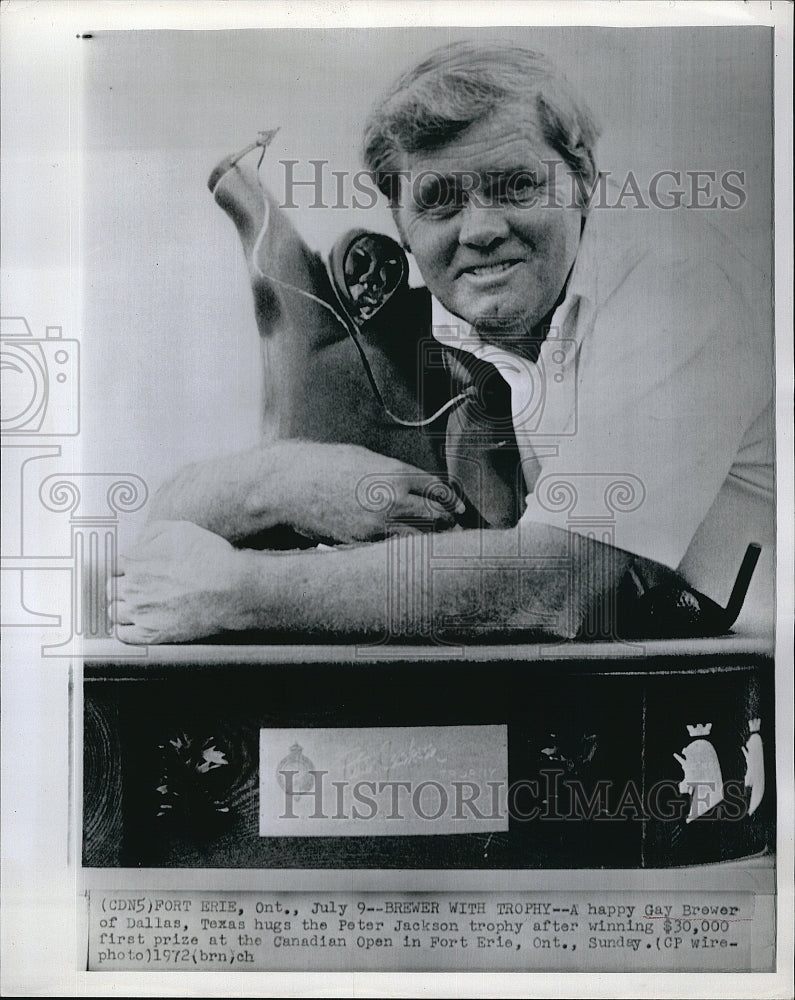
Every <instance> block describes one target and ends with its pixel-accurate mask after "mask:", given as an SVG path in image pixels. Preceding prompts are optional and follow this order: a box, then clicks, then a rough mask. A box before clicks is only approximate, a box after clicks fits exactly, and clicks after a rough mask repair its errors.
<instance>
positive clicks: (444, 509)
mask: <svg viewBox="0 0 795 1000" xmlns="http://www.w3.org/2000/svg"><path fill="white" fill-rule="evenodd" d="M463 512H464V505H463V503H461V502H460V501H459V500H457V498H456V497H455V495H454V494H453V492H452V490H451V489H450V487H449V486H447V485H446V484H445V483H443V482H442V481H441V480H440V479H439V477H438V476H434V475H431V474H430V473H427V472H423V471H421V470H420V469H417V468H415V467H414V466H412V465H407V464H406V463H405V462H400V461H397V460H396V459H393V458H387V457H385V456H384V455H378V454H376V453H375V452H373V451H369V450H368V449H367V448H361V447H359V446H357V445H349V444H318V443H315V442H311V441H277V442H273V443H271V444H267V445H263V446H262V447H259V448H254V449H252V450H251V451H247V452H241V453H239V454H235V455H227V456H224V457H221V458H217V459H212V460H210V461H207V462H201V463H198V464H195V465H190V466H188V467H187V468H185V469H183V470H182V471H181V472H180V473H178V474H177V476H175V477H174V479H172V480H171V481H170V482H169V483H167V484H166V485H165V486H163V487H162V488H161V489H160V490H159V491H158V493H157V496H156V497H155V498H154V500H153V503H152V513H151V515H150V516H151V518H152V519H153V520H156V521H191V522H192V523H193V524H197V525H199V526H200V527H203V528H206V529H207V530H208V531H212V532H213V533H214V534H216V535H220V536H221V537H223V538H226V539H228V540H229V541H230V542H234V543H235V544H238V545H245V542H246V539H248V538H252V537H253V536H255V535H258V534H259V533H261V532H264V531H267V530H268V529H269V528H274V527H276V526H279V525H289V526H290V527H291V528H293V529H294V530H295V531H297V532H299V533H301V534H303V535H305V536H307V537H308V538H311V539H313V540H315V541H323V542H365V541H375V540H377V539H380V538H385V537H386V536H387V535H395V534H400V535H403V534H413V533H418V532H420V531H429V530H431V529H433V530H436V531H440V530H442V529H445V528H451V527H453V525H454V524H455V513H459V514H462V513H463Z"/></svg>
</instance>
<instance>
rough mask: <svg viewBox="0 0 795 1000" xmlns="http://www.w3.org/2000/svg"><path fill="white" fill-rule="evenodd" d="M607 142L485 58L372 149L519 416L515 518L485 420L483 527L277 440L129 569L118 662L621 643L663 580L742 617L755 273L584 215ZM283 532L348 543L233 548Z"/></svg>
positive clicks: (457, 319)
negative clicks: (224, 653)
mask: <svg viewBox="0 0 795 1000" xmlns="http://www.w3.org/2000/svg"><path fill="white" fill-rule="evenodd" d="M597 137H598V129H597V128H596V126H595V124H594V121H593V118H592V116H591V114H590V112H589V111H588V110H587V108H586V107H585V106H584V105H583V104H582V102H581V101H579V100H578V98H577V97H576V96H575V95H574V94H573V93H572V92H571V90H570V88H569V86H568V84H567V83H566V81H565V80H564V79H563V78H562V77H561V76H560V74H559V73H558V72H557V71H556V69H555V68H554V67H553V66H551V65H550V64H549V62H548V61H547V60H546V59H545V58H543V57H542V56H539V55H538V54H537V53H534V52H531V51H528V50H525V49H522V48H517V47H513V46H510V45H486V46H478V45H474V44H459V45H453V46H445V47H444V48H443V49H441V50H439V51H437V52H434V53H432V54H431V55H430V56H428V57H427V58H426V59H425V60H423V61H422V62H421V63H420V64H419V65H418V66H417V67H415V68H414V69H412V70H410V71H409V72H408V73H406V74H405V75H404V76H403V77H401V78H400V79H399V80H398V81H397V82H396V84H395V85H394V87H393V88H392V89H391V91H390V92H389V93H388V94H387V95H386V96H385V97H384V99H383V100H382V101H381V102H380V103H379V104H378V106H377V107H376V108H375V110H374V111H373V114H372V117H371V119H370V121H369V123H368V125H367V129H366V133H365V142H364V151H365V160H366V164H367V166H368V168H369V169H370V171H371V172H372V175H373V177H374V178H375V180H376V183H377V185H378V187H379V189H380V190H381V191H382V192H383V194H384V195H385V196H386V197H387V198H388V199H389V202H390V205H391V207H392V211H393V217H394V219H395V223H396V226H397V229H398V232H399V235H400V238H401V241H402V243H403V245H404V247H405V248H406V250H407V251H409V252H410V253H412V254H413V256H414V258H415V260H416V263H417V265H418V267H419V270H420V272H421V274H422V277H423V279H424V281H425V284H426V287H427V293H428V294H429V296H430V297H432V325H433V334H434V336H435V337H436V338H437V339H438V340H440V341H441V342H442V343H443V344H444V345H445V346H446V347H447V348H448V350H449V352H450V357H451V358H452V359H453V363H454V366H455V365H460V366H461V368H462V369H463V371H464V372H465V373H467V377H469V378H470V379H471V378H472V377H473V375H472V372H473V371H475V372H476V375H475V376H474V377H475V379H476V381H477V380H478V379H480V381H481V383H482V382H483V380H484V379H485V381H491V382H492V383H493V384H496V385H498V387H500V388H501V389H502V390H503V393H502V394H503V397H506V395H507V408H508V411H509V426H508V429H507V433H506V436H505V441H504V442H503V441H498V442H497V444H496V447H497V448H498V449H499V447H500V446H501V445H502V444H506V446H510V447H514V448H515V449H516V451H517V452H518V460H519V468H520V470H521V476H519V477H518V478H517V486H518V487H519V491H520V493H521V504H520V505H519V507H518V508H517V511H516V514H515V515H514V516H505V515H504V511H503V512H502V513H500V511H499V510H497V511H496V513H495V514H494V516H491V514H490V513H489V512H488V510H487V509H486V508H487V507H488V503H487V501H486V500H483V498H484V497H486V498H487V497H488V496H489V495H490V493H489V482H490V480H491V476H492V472H491V469H490V468H489V467H488V466H487V465H486V464H482V463H481V464H479V462H478V459H477V458H474V459H473V458H472V454H473V452H472V445H473V444H474V445H475V446H476V445H477V439H478V436H479V435H480V434H481V432H482V429H483V426H484V422H485V425H486V426H488V422H489V419H490V416H493V419H494V420H495V421H498V420H499V419H503V417H501V416H499V415H497V414H493V415H489V414H488V413H486V414H485V415H484V414H480V416H481V418H483V419H481V421H480V423H478V421H477V420H474V419H473V418H472V412H471V410H472V407H471V406H469V405H461V406H459V407H457V408H456V409H454V410H453V411H452V413H451V414H450V416H449V425H448V429H447V444H446V461H447V468H448V472H449V474H450V476H451V478H452V481H453V482H461V483H463V492H464V494H465V495H466V496H468V497H469V498H472V497H475V498H477V502H478V503H480V504H481V510H480V513H481V514H482V515H483V517H482V518H481V524H482V525H483V526H482V527H479V528H475V529H472V528H470V529H465V528H462V527H460V526H459V527H457V528H456V530H446V529H449V528H452V527H453V526H454V524H455V519H456V515H457V514H458V513H460V510H456V509H454V508H453V507H452V506H451V505H449V504H444V503H442V502H439V501H437V500H433V499H428V496H427V494H428V493H429V491H431V490H432V488H433V485H434V477H431V476H429V475H427V474H426V473H423V472H421V471H420V470H417V469H413V468H412V467H410V466H406V465H405V464H403V463H398V462H395V461H393V460H391V459H384V458H383V457H382V456H378V455H374V454H373V453H371V452H368V451H367V450H365V449H361V448H354V447H351V446H345V445H329V444H325V445H324V444H313V443H310V442H305V441H301V442H281V443H279V444H273V445H264V446H263V447H262V448H260V449H257V450H256V451H254V452H250V453H247V454H246V455H238V456H230V457H229V458H228V459H222V460H218V461H213V462H210V463H206V464H204V465H199V466H193V467H191V468H190V469H188V470H185V471H183V472H182V473H181V474H180V475H178V476H177V477H176V478H175V479H174V481H173V482H172V483H170V484H168V485H167V486H166V487H165V488H164V489H163V490H162V491H161V492H160V494H159V495H158V497H157V498H156V500H155V503H154V505H153V514H152V517H153V521H152V523H151V524H150V526H149V528H148V529H147V531H146V532H145V534H144V536H143V538H142V539H141V540H140V542H139V544H138V545H137V546H136V548H135V549H134V550H133V551H132V552H130V553H128V554H127V556H126V557H122V558H121V559H120V566H119V575H118V577H117V579H116V581H115V592H114V594H113V597H114V599H113V602H112V605H111V611H112V615H113V617H114V620H115V622H116V623H117V626H118V634H119V635H120V636H121V637H122V638H123V639H125V640H127V641H131V642H167V641H180V640H189V639H195V638H199V637H201V636H206V635H211V634H214V633H217V632H221V631H225V630H231V631H235V630H248V629H267V630H277V631H282V630H286V631H288V632H328V633H331V634H351V633H355V634H384V633H389V634H392V635H399V636H426V637H427V636H428V635H431V634H438V633H439V632H443V631H444V629H445V628H448V627H453V628H459V629H460V628H465V629H467V630H469V631H468V634H473V632H474V633H477V634H487V633H491V632H493V631H498V632H502V631H504V630H506V629H523V630H524V629H529V630H533V631H536V632H541V633H545V634H547V635H550V636H563V637H571V636H576V635H580V634H583V633H586V634H589V635H605V634H607V635H610V634H613V633H614V629H615V628H616V617H617V609H618V608H619V604H620V603H621V602H620V601H619V594H621V595H622V596H621V601H624V600H625V599H626V598H627V595H629V597H630V598H632V597H636V596H638V595H639V594H641V593H642V592H643V591H644V590H646V589H647V588H648V587H650V586H651V585H653V584H654V583H657V582H659V581H661V580H667V579H673V578H676V579H679V578H680V577H679V575H681V577H684V579H685V580H686V581H687V582H688V583H690V584H691V585H693V586H695V587H698V588H699V589H701V590H703V591H705V592H707V593H710V594H713V595H715V596H716V597H723V598H724V599H725V595H726V588H727V587H728V585H729V583H730V579H731V576H732V575H733V572H734V571H735V570H736V567H737V565H739V562H740V559H741V558H742V555H743V552H744V550H745V545H746V544H747V543H748V542H750V541H758V542H761V543H763V545H764V544H766V545H768V546H772V543H773V537H774V535H773V517H772V496H773V475H772V445H771V440H770V433H771V412H772V411H771V390H772V386H771V382H770V373H769V370H768V368H767V367H766V365H765V363H764V358H763V355H762V350H763V348H760V344H762V345H763V344H765V343H766V341H765V338H766V337H767V338H768V339H769V331H766V330H765V331H763V332H762V333H761V334H760V333H759V332H758V331H757V330H755V329H754V327H753V326H752V324H751V322H750V320H749V313H748V308H747V301H746V297H745V293H746V292H747V290H748V289H750V288H752V287H753V284H754V280H755V278H754V276H753V274H752V270H753V269H749V268H748V267H747V266H746V263H745V261H744V260H743V258H742V257H741V255H739V254H738V253H736V252H735V251H734V249H733V248H732V247H731V246H729V245H728V243H727V242H726V240H725V239H724V238H723V237H722V236H721V235H720V234H719V233H717V232H716V231H715V230H714V229H713V228H712V227H711V226H709V225H708V224H707V223H706V222H705V221H704V220H703V219H692V218H690V217H686V213H685V212H684V211H676V212H669V213H665V217H664V218H660V215H661V213H655V217H654V219H652V218H651V215H652V213H650V212H649V211H648V210H646V211H643V210H640V209H636V210H632V209H631V208H624V207H618V208H615V207H613V208H610V209H608V208H606V207H600V206H599V205H598V204H594V203H592V201H591V198H590V197H589V196H590V194H591V193H592V192H593V191H594V189H595V186H596V182H597V176H598V175H597V170H596V165H595V156H594V146H595V143H596V139H597ZM473 365H474V366H475V367H474V368H473V367H472V366H473ZM463 377H464V376H462V378H463ZM497 395H499V393H497ZM474 454H475V455H476V454H477V452H476V451H475V452H474ZM373 473H378V474H380V475H382V476H385V477H390V476H391V480H392V482H393V484H394V502H393V506H392V509H391V512H390V518H391V520H390V521H389V522H388V523H385V521H384V517H383V514H381V515H376V514H374V513H373V512H372V511H367V510H365V509H364V508H363V507H362V505H361V504H360V502H359V500H358V499H357V485H358V484H359V483H360V482H361V481H362V480H364V479H365V478H366V477H367V476H369V475H371V474H373ZM473 479H474V480H478V479H480V480H482V481H483V482H482V484H481V485H482V486H483V489H482V490H481V491H480V492H479V491H478V489H477V488H474V487H473V488H472V489H471V490H470V489H469V487H468V485H467V482H468V480H473ZM476 506H477V504H476ZM497 506H499V505H497ZM503 507H504V505H503ZM522 510H523V513H521V512H522ZM518 513H521V518H520V519H519V520H518V522H517V515H518ZM421 516H424V518H425V522H426V523H425V527H426V528H428V529H431V533H430V534H426V533H421V532H420V531H419V528H418V523H419V522H418V519H419V518H420V517H421ZM279 524H289V525H291V526H292V527H294V528H295V529H297V530H299V531H301V532H302V533H303V534H305V535H307V536H308V537H310V538H316V539H322V540H324V541H335V542H347V543H351V542H353V543H356V544H354V545H353V546H351V547H340V548H337V549H336V550H335V551H333V552H328V551H326V550H325V549H324V550H322V551H318V550H310V551H302V552H285V553H279V554H273V553H271V552H263V551H255V550H251V549H247V548H243V547H235V546H241V543H244V541H245V539H246V538H247V537H249V536H251V535H254V534H256V533H257V532H260V531H263V530H265V529H268V528H270V527H272V526H274V525H279ZM387 534H392V535H394V536H395V537H392V538H387V539H386V540H381V541H379V540H377V539H383V537H384V535H387ZM765 602H767V609H768V611H769V610H770V608H771V604H770V597H769V595H768V596H763V597H762V598H761V605H764V604H765Z"/></svg>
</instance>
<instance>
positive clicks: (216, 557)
mask: <svg viewBox="0 0 795 1000" xmlns="http://www.w3.org/2000/svg"><path fill="white" fill-rule="evenodd" d="M243 569H244V562H243V559H242V556H241V553H240V552H238V551H236V550H235V549H234V548H233V547H232V546H231V545H230V544H229V542H227V541H225V540H224V539H223V538H219V537H218V535H213V534H211V532H209V531H205V530H204V528H198V527H197V526H196V525H195V524H190V523H188V522H187V521H155V522H153V523H151V524H150V525H148V526H147V528H146V529H145V531H144V532H143V534H142V535H141V537H140V538H139V540H138V542H137V544H136V545H135V547H134V548H133V549H132V551H130V552H129V553H128V554H127V555H122V556H120V557H119V567H118V569H117V571H116V572H115V574H114V576H113V577H112V579H111V580H109V581H108V601H109V604H108V613H109V615H110V617H111V620H112V621H113V622H114V624H115V625H116V632H117V635H118V637H119V638H120V639H121V640H122V641H124V642H130V643H142V644H146V643H158V642H186V641H190V640H192V639H198V638H201V637H203V636H209V635H213V634H215V633H218V632H222V631H225V630H228V629H235V628H244V627H245V623H244V622H243V617H242V616H243V607H242V593H243V589H242V588H243Z"/></svg>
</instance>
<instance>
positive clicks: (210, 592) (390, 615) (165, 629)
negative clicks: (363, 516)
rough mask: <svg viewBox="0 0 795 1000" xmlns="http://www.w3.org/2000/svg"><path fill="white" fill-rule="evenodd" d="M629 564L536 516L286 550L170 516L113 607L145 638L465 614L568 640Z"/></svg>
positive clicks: (135, 562)
mask: <svg viewBox="0 0 795 1000" xmlns="http://www.w3.org/2000/svg"><path fill="white" fill-rule="evenodd" d="M630 561H631V556H629V555H628V554H627V553H624V552H621V551H619V550H617V549H613V548H611V547H610V546H607V545H602V544H600V543H598V542H593V541H590V540H588V539H585V538H582V537H580V536H576V535H570V534H568V533H567V532H565V531H561V530H560V529H556V528H551V527H547V526H545V525H540V524H535V523H533V524H522V525H520V526H518V527H517V528H514V529H511V530H508V531H493V530H489V531H454V532H446V533H443V534H438V535H437V534H433V535H412V536H406V537H396V538H392V539H388V540H387V541H385V542H379V543H373V544H367V545H361V546H357V547H351V548H345V549H340V550H337V551H335V552H328V553H324V554H319V553H315V552H308V553H286V554H278V555H277V554H270V553H267V552H255V551H246V550H236V549H234V548H232V546H231V545H229V544H228V543H227V542H225V541H224V540H223V539H220V538H218V537H217V536H214V535H211V534H210V533H209V532H206V531H202V530H201V529H199V528H197V527H196V526H194V525H190V524H174V523H173V522H166V523H160V524H155V525H152V526H151V530H150V533H149V536H148V537H145V538H144V539H142V541H141V542H140V543H139V545H138V546H137V547H136V549H134V550H133V551H132V552H130V553H129V554H128V555H127V556H126V557H122V558H121V560H120V574H121V575H120V576H119V577H118V578H117V580H116V595H115V597H116V599H115V601H114V602H113V605H112V616H113V619H114V621H116V623H117V625H118V634H119V636H120V638H122V639H124V640H125V641H128V642H139V643H141V642H143V643H147V642H178V641H185V640H190V639H196V638H201V637H203V636H208V635H214V634H217V633H219V632H222V631H236V630H248V629H265V630H268V631H271V630H277V631H286V632H327V633H329V634H330V635H331V634H339V633H357V634H359V633H370V634H383V633H385V632H386V633H389V634H392V635H396V636H402V637H422V636H426V635H429V634H431V633H433V634H439V633H440V632H443V631H445V630H448V629H452V630H453V631H455V630H456V620H459V621H465V622H466V625H467V628H472V627H473V626H474V627H475V628H476V629H478V630H480V631H483V632H488V631H491V630H492V629H495V630H497V629H499V630H504V629H506V628H509V629H511V628H517V629H519V628H521V629H527V630H533V631H539V632H543V633H545V634H547V635H551V636H559V637H564V638H571V637H573V636H575V635H577V634H578V632H579V631H580V630H581V628H582V625H583V623H584V622H585V621H586V619H587V617H588V616H589V615H592V614H593V613H594V611H595V609H596V608H597V607H599V606H600V605H601V606H604V607H607V608H609V607H610V604H611V602H610V601H609V600H608V598H609V597H610V595H611V594H613V593H614V592H615V589H616V588H617V586H618V583H619V581H620V579H621V577H622V576H623V574H624V572H625V570H626V568H627V566H628V565H629V563H630ZM605 624H606V625H607V626H608V627H609V624H610V623H609V622H607V623H605Z"/></svg>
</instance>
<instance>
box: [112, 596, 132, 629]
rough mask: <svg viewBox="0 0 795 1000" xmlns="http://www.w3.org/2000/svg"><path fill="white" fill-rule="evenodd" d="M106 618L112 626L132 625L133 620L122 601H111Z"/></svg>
mask: <svg viewBox="0 0 795 1000" xmlns="http://www.w3.org/2000/svg"><path fill="white" fill-rule="evenodd" d="M108 617H109V618H110V620H111V621H112V622H113V624H114V625H132V624H133V619H132V616H131V615H130V612H129V610H128V609H127V606H126V605H125V603H124V602H123V601H111V603H110V604H109V605H108Z"/></svg>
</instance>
